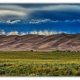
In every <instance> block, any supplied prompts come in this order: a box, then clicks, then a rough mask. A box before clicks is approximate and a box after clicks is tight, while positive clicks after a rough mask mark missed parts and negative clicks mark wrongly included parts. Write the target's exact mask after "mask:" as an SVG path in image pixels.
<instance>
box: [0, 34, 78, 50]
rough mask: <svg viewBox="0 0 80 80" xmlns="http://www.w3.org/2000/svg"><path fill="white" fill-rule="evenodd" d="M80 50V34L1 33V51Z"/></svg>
mask: <svg viewBox="0 0 80 80" xmlns="http://www.w3.org/2000/svg"><path fill="white" fill-rule="evenodd" d="M30 50H33V51H56V50H59V51H80V34H65V33H61V34H55V35H48V36H46V35H33V34H28V35H23V36H19V35H9V36H6V35H0V51H30Z"/></svg>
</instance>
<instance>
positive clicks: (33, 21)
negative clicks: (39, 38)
mask: <svg viewBox="0 0 80 80" xmlns="http://www.w3.org/2000/svg"><path fill="white" fill-rule="evenodd" d="M46 22H52V23H58V22H65V23H67V22H80V19H73V20H51V19H31V20H30V21H29V24H40V23H46Z"/></svg>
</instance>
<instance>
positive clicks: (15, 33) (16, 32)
mask: <svg viewBox="0 0 80 80" xmlns="http://www.w3.org/2000/svg"><path fill="white" fill-rule="evenodd" d="M7 35H19V33H18V31H11V32H8V33H7Z"/></svg>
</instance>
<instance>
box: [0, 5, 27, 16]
mask: <svg viewBox="0 0 80 80" xmlns="http://www.w3.org/2000/svg"><path fill="white" fill-rule="evenodd" d="M27 13H28V12H27V10H26V8H24V7H21V6H18V5H0V16H7V15H14V16H18V17H24V16H26V15H27Z"/></svg>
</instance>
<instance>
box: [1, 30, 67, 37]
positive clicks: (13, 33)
mask: <svg viewBox="0 0 80 80" xmlns="http://www.w3.org/2000/svg"><path fill="white" fill-rule="evenodd" d="M61 33H68V32H63V31H48V30H44V31H36V30H35V31H30V32H18V31H10V32H5V31H4V30H1V31H0V35H7V36H10V35H19V36H22V35H28V34H36V35H46V36H48V35H55V34H61Z"/></svg>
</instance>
